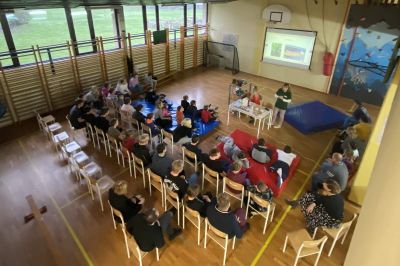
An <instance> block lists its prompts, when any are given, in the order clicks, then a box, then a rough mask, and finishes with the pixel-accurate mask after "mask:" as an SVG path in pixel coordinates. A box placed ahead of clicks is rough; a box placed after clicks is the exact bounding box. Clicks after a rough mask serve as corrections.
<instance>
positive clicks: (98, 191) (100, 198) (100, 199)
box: [97, 187, 104, 212]
mask: <svg viewBox="0 0 400 266" xmlns="http://www.w3.org/2000/svg"><path fill="white" fill-rule="evenodd" d="M97 193H98V194H99V195H98V196H99V201H100V207H101V211H102V212H104V207H103V199H102V197H101V192H100V188H99V187H97Z"/></svg>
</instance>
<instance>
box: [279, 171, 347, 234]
mask: <svg viewBox="0 0 400 266" xmlns="http://www.w3.org/2000/svg"><path fill="white" fill-rule="evenodd" d="M340 192H341V188H340V185H339V184H338V183H337V182H336V181H335V180H333V179H327V180H326V181H324V182H323V183H321V184H319V192H318V193H311V192H307V193H305V194H304V195H303V196H302V197H301V198H300V199H299V200H293V201H290V200H285V201H286V203H287V204H289V205H290V206H292V207H293V208H296V207H297V206H298V205H300V207H301V212H302V213H303V215H304V218H305V220H306V227H307V230H308V232H309V233H310V235H312V234H313V233H314V230H315V229H316V228H317V227H320V226H324V227H327V228H336V227H338V226H339V224H340V223H341V222H342V220H343V212H344V200H343V197H342V195H341V194H340Z"/></svg>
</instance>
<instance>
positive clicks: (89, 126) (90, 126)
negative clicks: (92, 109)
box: [86, 122, 94, 134]
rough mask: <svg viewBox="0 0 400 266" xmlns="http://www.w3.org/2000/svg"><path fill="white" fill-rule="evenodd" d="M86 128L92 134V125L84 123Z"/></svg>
mask: <svg viewBox="0 0 400 266" xmlns="http://www.w3.org/2000/svg"><path fill="white" fill-rule="evenodd" d="M86 127H87V128H89V131H90V134H94V130H93V126H92V124H90V123H88V122H86Z"/></svg>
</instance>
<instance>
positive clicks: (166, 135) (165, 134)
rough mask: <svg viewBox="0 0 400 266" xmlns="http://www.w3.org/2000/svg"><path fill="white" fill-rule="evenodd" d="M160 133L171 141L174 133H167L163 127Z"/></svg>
mask: <svg viewBox="0 0 400 266" xmlns="http://www.w3.org/2000/svg"><path fill="white" fill-rule="evenodd" d="M161 133H162V135H163V136H164V137H166V138H167V139H170V140H171V141H174V135H172V133H169V132H168V131H165V130H164V129H161Z"/></svg>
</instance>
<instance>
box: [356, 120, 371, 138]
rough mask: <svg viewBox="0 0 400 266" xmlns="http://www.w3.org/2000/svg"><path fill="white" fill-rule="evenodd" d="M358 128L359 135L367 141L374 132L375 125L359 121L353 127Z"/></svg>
mask: <svg viewBox="0 0 400 266" xmlns="http://www.w3.org/2000/svg"><path fill="white" fill-rule="evenodd" d="M353 128H354V129H355V130H356V133H357V136H358V138H359V139H360V140H362V141H364V142H365V143H367V142H368V140H369V137H370V136H371V133H372V128H373V126H372V125H371V124H370V123H363V122H362V123H359V124H357V125H355V126H354V127H353Z"/></svg>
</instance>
